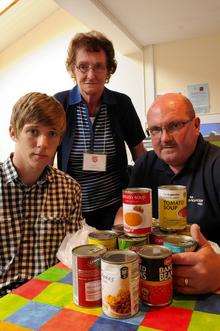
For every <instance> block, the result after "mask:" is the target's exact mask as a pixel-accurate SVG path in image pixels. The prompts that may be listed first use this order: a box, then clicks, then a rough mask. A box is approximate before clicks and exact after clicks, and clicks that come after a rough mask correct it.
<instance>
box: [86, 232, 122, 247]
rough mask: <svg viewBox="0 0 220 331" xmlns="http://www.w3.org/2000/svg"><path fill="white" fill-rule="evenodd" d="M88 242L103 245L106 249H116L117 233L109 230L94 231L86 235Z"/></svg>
mask: <svg viewBox="0 0 220 331" xmlns="http://www.w3.org/2000/svg"><path fill="white" fill-rule="evenodd" d="M88 243H89V244H95V245H103V246H105V247H106V249H107V250H112V249H116V248H117V235H116V233H115V232H113V231H109V230H100V231H94V232H91V233H90V234H89V235H88Z"/></svg>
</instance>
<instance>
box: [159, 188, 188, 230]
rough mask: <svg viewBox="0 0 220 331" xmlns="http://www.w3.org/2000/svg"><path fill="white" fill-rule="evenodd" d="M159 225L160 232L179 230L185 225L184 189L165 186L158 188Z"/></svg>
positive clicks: (185, 205)
mask: <svg viewBox="0 0 220 331" xmlns="http://www.w3.org/2000/svg"><path fill="white" fill-rule="evenodd" d="M158 206H159V224H160V228H161V229H162V230H168V231H170V230H173V231H176V230H181V229H184V228H185V227H186V225H187V194H186V187H185V186H181V185H165V186H160V187H159V188H158Z"/></svg>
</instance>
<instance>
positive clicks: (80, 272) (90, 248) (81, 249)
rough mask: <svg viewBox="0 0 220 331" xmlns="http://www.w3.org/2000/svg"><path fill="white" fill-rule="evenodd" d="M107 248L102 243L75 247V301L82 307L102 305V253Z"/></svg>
mask: <svg viewBox="0 0 220 331" xmlns="http://www.w3.org/2000/svg"><path fill="white" fill-rule="evenodd" d="M105 252H106V248H105V247H104V246H100V245H92V244H90V245H82V246H78V247H75V248H74V249H73V251H72V253H73V301H74V303H75V304H77V305H79V306H82V307H97V306H101V302H102V301H101V298H102V297H101V255H102V254H104V253H105Z"/></svg>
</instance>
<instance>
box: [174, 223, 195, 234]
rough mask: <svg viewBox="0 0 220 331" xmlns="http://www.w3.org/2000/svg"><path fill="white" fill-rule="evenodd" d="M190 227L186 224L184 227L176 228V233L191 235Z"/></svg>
mask: <svg viewBox="0 0 220 331" xmlns="http://www.w3.org/2000/svg"><path fill="white" fill-rule="evenodd" d="M190 227H191V225H190V224H187V225H186V227H185V229H182V230H177V231H176V234H183V235H186V236H191V233H190Z"/></svg>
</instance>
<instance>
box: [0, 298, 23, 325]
mask: <svg viewBox="0 0 220 331" xmlns="http://www.w3.org/2000/svg"><path fill="white" fill-rule="evenodd" d="M28 301H29V300H27V299H25V298H22V297H20V296H19V295H15V294H7V295H5V296H4V297H2V298H1V301H0V320H4V319H5V318H7V317H9V316H10V315H12V314H13V313H15V312H16V311H17V310H18V309H20V308H22V307H23V306H25V305H26V303H27V302H28Z"/></svg>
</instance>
